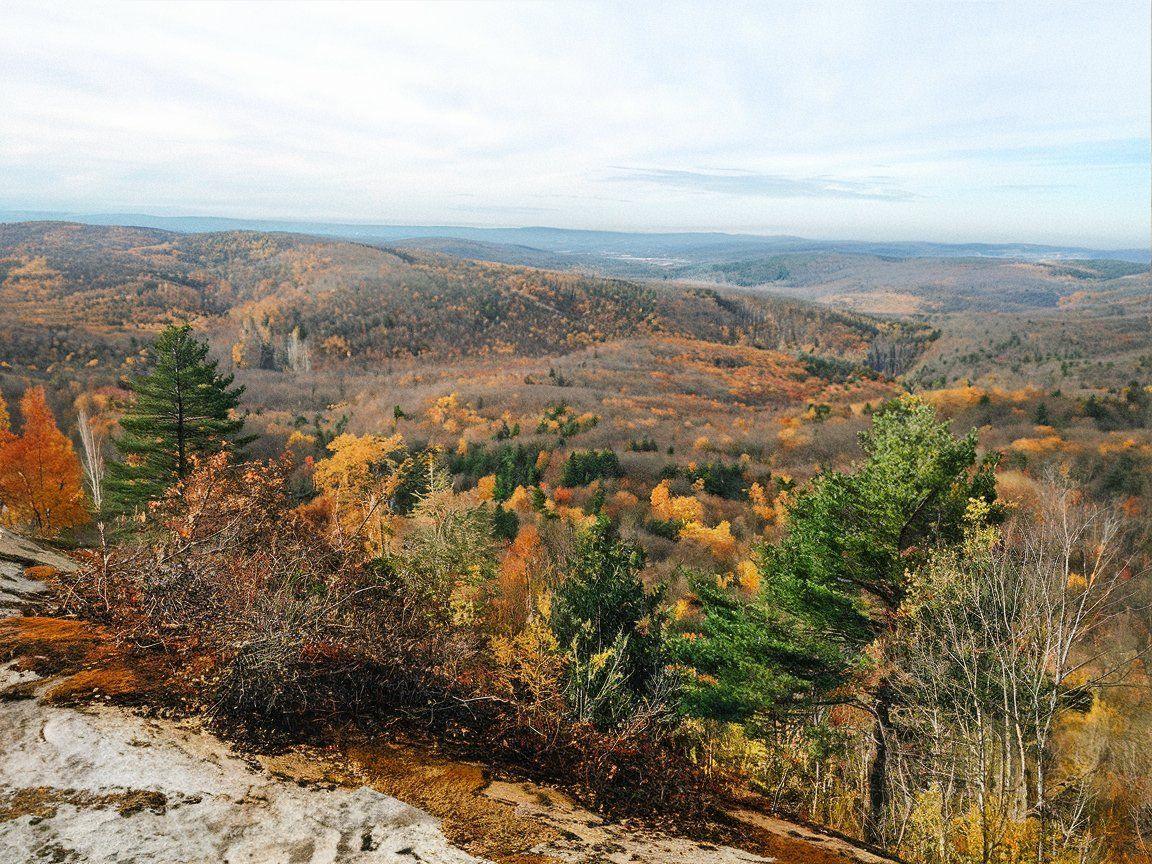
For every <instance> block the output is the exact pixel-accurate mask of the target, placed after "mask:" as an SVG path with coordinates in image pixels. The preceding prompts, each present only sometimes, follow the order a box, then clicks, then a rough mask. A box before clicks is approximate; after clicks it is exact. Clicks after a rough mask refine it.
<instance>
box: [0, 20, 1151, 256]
mask: <svg viewBox="0 0 1152 864" xmlns="http://www.w3.org/2000/svg"><path fill="white" fill-rule="evenodd" d="M2 9H3V11H2V12H0V18H2V19H3V22H4V31H5V37H6V38H5V49H4V51H2V52H0V178H3V182H2V183H0V206H7V207H10V208H12V209H38V210H47V209H54V210H71V211H100V212H115V211H124V212H132V211H136V212H139V211H142V210H143V211H148V210H161V209H162V210H165V211H166V212H173V211H177V212H179V211H183V212H185V213H191V214H211V215H225V216H248V217H269V218H302V219H331V220H335V221H345V220H363V221H372V222H393V223H408V224H413V223H416V224H430V223H437V222H440V221H442V220H443V219H445V218H446V217H447V216H448V215H451V216H452V218H454V219H464V220H465V221H469V222H472V223H475V224H510V223H512V222H513V221H514V220H516V219H518V218H519V217H518V216H517V215H516V214H519V213H525V214H528V213H530V212H531V211H530V210H529V208H535V207H539V206H541V205H542V204H544V205H549V206H550V205H553V204H555V206H557V207H558V208H559V209H557V210H556V211H554V215H551V214H549V215H548V219H549V221H553V222H554V223H555V224H557V225H559V226H561V227H572V228H619V229H633V230H635V229H640V230H648V229H651V230H677V229H689V230H710V229H714V230H733V231H752V232H756V233H788V234H800V233H805V234H808V235H811V236H818V237H832V238H844V239H852V238H860V239H905V238H907V237H910V236H914V237H919V238H923V239H935V240H999V239H1003V240H1007V241H1015V240H1019V241H1035V242H1059V243H1063V242H1075V243H1078V244H1080V245H1102V244H1115V245H1125V246H1127V245H1132V244H1134V243H1137V242H1141V243H1142V242H1147V236H1148V231H1149V211H1148V206H1147V202H1148V195H1149V194H1150V193H1149V185H1150V181H1152V178H1150V170H1149V166H1148V161H1147V152H1148V150H1147V148H1148V129H1149V124H1150V123H1152V112H1150V108H1149V106H1150V104H1152V83H1150V82H1152V63H1150V46H1149V42H1148V39H1147V32H1148V25H1149V7H1148V4H1147V0H1113V2H1112V3H1110V4H1109V9H1108V14H1107V15H1095V14H1093V15H1086V14H1085V13H1084V10H1083V8H1081V7H1079V6H1077V5H1075V4H1052V3H1051V2H1035V0H1014V2H1011V3H994V4H972V3H965V2H944V3H920V4H917V3H907V2H901V0H891V2H889V0H873V2H870V3H868V4H853V3H842V2H832V0H828V2H824V3H820V2H806V3H786V2H775V3H773V2H767V3H766V2H763V0H760V2H743V0H731V2H730V3H728V4H724V5H723V7H722V8H720V7H717V6H716V5H715V4H711V3H707V2H704V0H695V2H694V0H685V2H682V3H673V4H659V5H657V3H656V2H655V0H637V2H636V3H632V4H619V3H612V2H598V0H588V2H582V3H569V4H536V3H531V4H523V3H516V2H494V3H484V4H479V3H467V2H462V3H447V2H445V3H403V2H397V3H389V4H343V3H306V2H305V3H292V4H283V5H277V6H275V7H273V6H269V5H267V4H260V3H241V2H237V3H230V4H227V5H222V4H207V3H195V2H192V3H175V2H173V3H165V4H120V3H110V2H102V0H91V2H89V3H84V4H76V3H64V2H56V0H34V2H23V0H8V2H6V3H4V5H3V7H2ZM1109 142H1111V143H1109ZM613 166H630V167H629V168H626V169H620V168H613ZM716 166H738V168H739V169H740V170H720V169H718V168H717V167H716ZM1028 187H1032V188H1036V189H1038V190H1039V189H1049V190H1054V191H1050V192H1045V193H1044V194H1043V195H1042V196H1041V195H1039V194H1038V195H1037V196H1036V197H1037V199H1039V198H1041V197H1042V198H1043V200H1042V201H1040V200H1036V201H1033V200H1031V199H1030V198H1029V196H1028V192H1027V189H1028ZM622 192H626V193H627V194H624V195H622V194H621V193H622ZM462 194H463V195H466V196H469V197H467V198H461V197H460V196H461V195H462ZM620 198H627V199H628V200H626V201H621V200H619V199H620ZM462 201H468V202H475V207H474V208H472V210H471V211H461V210H459V209H458V208H460V206H461V202H462ZM881 205H882V206H881ZM878 214H882V218H878ZM526 218H527V217H526Z"/></svg>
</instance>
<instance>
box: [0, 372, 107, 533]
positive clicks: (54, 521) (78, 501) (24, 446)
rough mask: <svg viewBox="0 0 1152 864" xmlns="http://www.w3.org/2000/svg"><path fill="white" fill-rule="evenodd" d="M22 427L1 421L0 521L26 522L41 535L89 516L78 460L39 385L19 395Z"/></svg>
mask: <svg viewBox="0 0 1152 864" xmlns="http://www.w3.org/2000/svg"><path fill="white" fill-rule="evenodd" d="M20 411H21V413H22V414H23V415H24V429H23V432H22V434H21V435H19V436H18V437H17V436H15V435H13V434H12V432H11V430H9V429H6V428H3V426H5V425H7V422H6V421H7V410H5V411H4V412H3V419H4V421H5V423H3V424H0V503H2V505H3V511H2V513H3V521H4V522H5V523H6V524H8V525H22V526H23V525H26V526H29V527H30V528H31V529H32V530H33V531H35V532H36V533H37V534H39V535H42V536H52V535H54V534H57V533H59V532H60V531H61V530H62V529H64V528H71V527H73V526H75V525H83V524H85V523H86V522H88V521H89V519H90V514H89V513H88V507H87V504H86V502H85V499H84V485H83V478H82V473H81V468H80V460H79V459H78V458H77V457H76V451H75V450H74V449H73V447H72V442H71V441H70V440H69V439H68V437H67V436H66V435H64V433H63V432H61V431H60V427H59V426H57V425H56V418H55V417H53V416H52V411H51V409H50V408H49V407H48V402H47V401H46V399H45V397H44V388H43V387H33V388H30V389H29V390H27V391H26V392H25V393H24V397H23V398H22V399H21V400H20Z"/></svg>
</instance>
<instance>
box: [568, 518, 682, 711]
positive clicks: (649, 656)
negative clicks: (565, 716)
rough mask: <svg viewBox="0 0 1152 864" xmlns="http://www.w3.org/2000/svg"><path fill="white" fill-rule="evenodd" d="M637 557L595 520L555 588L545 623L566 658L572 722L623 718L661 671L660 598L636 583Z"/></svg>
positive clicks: (640, 558)
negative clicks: (569, 664) (567, 654)
mask: <svg viewBox="0 0 1152 864" xmlns="http://www.w3.org/2000/svg"><path fill="white" fill-rule="evenodd" d="M643 566H644V551H643V550H642V549H641V548H640V547H639V546H635V545H633V544H630V543H626V542H624V541H622V540H621V539H620V537H619V534H618V533H617V531H616V528H615V526H614V525H613V524H612V522H611V520H609V519H608V517H606V516H598V517H597V518H596V521H595V522H594V523H593V524H592V525H591V527H589V528H587V529H586V530H585V531H584V532H583V533H582V534H581V536H580V538H579V540H578V542H577V544H576V548H575V550H574V551H573V553H572V554H571V556H570V557H569V559H568V561H567V564H566V567H565V571H566V572H565V578H564V581H563V582H561V583H560V585H559V586H558V587H557V589H556V594H555V598H554V601H553V604H552V617H551V625H552V631H553V633H554V634H555V636H556V639H557V641H558V642H559V643H560V645H561V646H563V647H564V648H565V649H567V650H568V651H569V652H570V655H571V657H572V660H573V663H572V667H571V669H570V675H569V678H570V680H569V682H568V687H567V689H568V693H569V700H570V702H571V703H572V705H573V710H574V712H575V713H576V715H577V716H578V717H580V719H586V720H590V721H592V722H594V723H596V724H597V725H599V726H601V727H607V726H611V725H613V724H614V723H616V722H619V721H621V720H623V719H624V718H625V717H626V716H627V714H628V712H629V710H630V709H631V707H632V705H633V704H635V702H636V701H637V700H638V699H640V698H642V697H643V696H644V695H645V694H646V692H647V690H648V688H649V685H650V684H651V682H652V680H653V678H654V677H655V676H656V675H657V673H658V672H659V671H660V669H661V668H662V665H663V657H662V655H663V650H662V643H663V639H662V636H663V633H662V629H663V616H662V615H661V613H660V611H659V606H660V601H661V597H662V595H661V594H660V593H649V592H648V591H646V590H645V589H644V583H643V581H641V579H640V569H641V568H642V567H643Z"/></svg>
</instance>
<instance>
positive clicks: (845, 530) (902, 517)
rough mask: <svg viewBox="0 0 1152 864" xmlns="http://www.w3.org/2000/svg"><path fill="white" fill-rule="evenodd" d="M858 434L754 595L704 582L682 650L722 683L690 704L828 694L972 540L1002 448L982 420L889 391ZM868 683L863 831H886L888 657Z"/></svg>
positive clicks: (738, 713) (795, 521) (798, 510)
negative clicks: (869, 744) (961, 418)
mask: <svg viewBox="0 0 1152 864" xmlns="http://www.w3.org/2000/svg"><path fill="white" fill-rule="evenodd" d="M860 439H861V445H862V448H863V450H864V454H865V457H866V458H865V460H864V462H863V463H861V464H860V465H859V466H858V467H857V469H856V470H855V471H853V472H851V473H841V472H836V471H826V472H823V473H822V474H820V475H818V476H817V477H816V478H815V480H814V481H813V482H812V485H811V486H810V488H808V489H807V490H805V491H804V492H802V493H800V494H799V495H797V496H796V498H795V500H794V501H793V503H792V505H791V506H790V507H789V508H788V518H787V525H788V533H787V535H786V536H785V537H784V539H783V540H782V541H781V542H779V543H778V544H776V545H773V546H768V547H766V548H764V549H762V550H761V576H762V584H761V589H760V593H759V595H758V596H757V597H756V598H755V599H754V600H753V601H751V602H737V601H736V600H734V599H733V598H732V597H731V596H730V595H728V594H726V593H724V592H708V591H706V592H703V593H701V595H700V599H701V602H702V603H703V605H704V618H703V625H702V627H701V630H702V632H701V633H700V634H698V636H697V638H696V639H695V640H691V641H692V642H693V643H695V644H692V645H690V646H689V647H687V648H686V649H685V651H686V653H687V654H688V655H689V656H688V659H689V660H690V661H691V662H693V663H694V665H696V666H697V668H699V669H700V671H702V672H706V673H707V674H708V675H709V676H711V679H714V680H715V682H716V683H715V684H714V685H712V687H706V688H703V692H698V693H697V694H696V696H695V699H694V702H690V703H689V707H693V705H694V706H695V707H696V709H697V710H698V711H702V712H708V711H715V712H716V713H717V714H719V715H720V716H722V717H723V718H724V719H747V718H749V717H751V716H752V715H753V714H755V713H757V712H760V711H764V710H770V709H773V708H777V707H783V706H786V705H787V704H788V703H789V702H792V701H794V700H796V699H798V698H801V697H803V696H806V695H810V696H816V697H823V698H829V697H830V696H831V694H832V693H833V691H834V690H837V689H838V688H843V686H844V685H845V684H846V683H848V682H849V681H850V680H851V679H852V676H853V674H854V673H855V672H857V671H858V670H860V669H861V668H862V667H864V666H865V665H866V664H867V663H868V662H869V661H868V659H867V657H868V656H869V653H866V652H870V653H871V655H872V656H873V657H875V656H876V654H877V652H880V653H881V654H882V650H883V641H884V637H886V636H887V635H889V632H890V629H891V627H892V626H893V621H894V617H895V613H896V611H897V610H898V609H899V608H900V605H901V603H902V602H903V600H904V597H905V593H906V591H907V587H908V584H907V576H908V574H909V573H910V572H912V571H914V570H915V569H916V568H917V567H919V566H921V565H922V564H923V563H924V562H925V561H926V560H927V559H928V557H929V555H930V553H931V552H932V551H933V550H935V549H939V548H941V547H954V546H957V545H959V544H960V543H962V542H963V539H964V529H965V525H966V522H965V513H966V512H967V510H968V506H969V502H970V501H971V500H972V499H980V500H983V501H985V502H988V503H989V504H990V505H991V504H992V502H993V501H994V500H995V495H996V493H995V476H994V473H993V472H994V468H995V461H996V460H995V458H994V457H988V458H985V459H982V460H980V459H978V458H977V454H976V436H975V433H974V432H973V433H969V434H968V435H966V436H965V437H963V438H957V437H955V436H954V435H953V434H952V433H951V431H950V430H949V428H948V424H947V423H946V422H941V421H940V420H938V419H937V417H936V414H935V411H934V410H933V409H932V407H931V406H930V405H928V404H926V403H923V402H921V401H920V400H919V399H917V398H915V397H911V396H906V397H903V398H900V399H897V400H894V401H892V402H890V403H888V404H887V405H885V406H884V408H883V409H881V410H880V411H879V412H877V413H876V414H875V415H874V417H873V425H872V428H871V429H870V430H868V431H866V432H863V433H861V436H860ZM999 515H1000V511H999V509H998V508H997V507H996V506H995V505H992V506H990V507H989V508H988V509H987V511H986V518H988V519H996V518H999ZM750 670H751V671H750ZM747 681H761V682H764V683H765V686H764V687H763V689H761V690H754V689H751V688H749V687H748V686H747V684H746V683H745V682H747ZM862 695H863V697H864V698H865V699H867V700H868V701H869V702H870V705H869V707H870V710H871V711H872V713H873V714H874V716H875V717H876V720H877V722H876V726H875V730H876V731H875V734H874V744H875V750H874V758H873V763H872V765H871V768H870V772H869V778H868V780H869V810H868V813H867V817H866V824H865V831H866V834H868V837H869V839H870V840H874V841H879V840H881V839H882V838H881V837H880V822H881V820H882V817H883V814H884V811H885V809H886V789H887V779H886V746H887V741H886V739H885V736H884V729H885V727H886V725H887V718H888V715H889V713H890V711H891V709H892V707H893V705H892V699H893V696H892V692H891V688H890V687H889V686H888V684H887V678H886V675H885V672H884V670H883V668H881V669H880V670H879V674H878V675H874V676H872V678H871V681H870V682H869V684H868V685H867V687H866V688H865V692H864V693H863V694H862Z"/></svg>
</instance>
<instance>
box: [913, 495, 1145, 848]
mask: <svg viewBox="0 0 1152 864" xmlns="http://www.w3.org/2000/svg"><path fill="white" fill-rule="evenodd" d="M1120 527H1121V520H1120V519H1119V518H1118V517H1117V516H1116V515H1115V513H1114V512H1113V511H1111V510H1110V509H1109V508H1106V507H1102V506H1092V505H1086V504H1084V503H1082V502H1081V501H1080V496H1079V493H1078V492H1077V491H1076V490H1074V489H1072V488H1071V487H1069V486H1068V485H1067V484H1063V483H1060V484H1052V485H1050V486H1049V488H1048V490H1047V493H1046V496H1045V499H1044V501H1043V503H1042V507H1041V510H1040V512H1039V513H1038V514H1037V516H1036V518H1035V519H1033V520H1031V521H1026V520H1025V519H1023V518H1020V519H1017V520H1015V521H1014V522H1013V523H1011V524H1009V525H1008V526H1007V527H1006V528H1005V529H1004V530H1003V531H1002V532H1001V531H997V530H995V529H988V530H984V531H980V532H974V533H973V534H972V536H970V537H969V539H968V543H967V545H966V546H965V548H964V549H963V550H961V551H959V552H949V553H943V554H941V555H940V556H938V557H937V558H936V559H935V560H934V561H933V562H932V564H931V565H930V566H929V567H927V568H926V569H925V570H924V572H922V573H920V574H918V575H917V578H916V583H917V586H916V590H915V591H913V592H912V593H911V594H910V596H909V600H908V602H907V603H906V604H905V606H904V608H903V609H902V610H901V615H902V618H903V622H902V627H901V630H900V636H899V640H898V641H899V643H900V644H898V645H897V646H896V647H895V652H894V653H895V656H896V657H897V660H896V662H897V666H898V671H897V674H896V675H895V676H894V680H895V681H896V685H895V686H897V687H899V688H900V689H901V691H902V693H901V695H902V697H903V698H901V699H900V700H898V701H899V702H900V704H902V705H905V706H909V707H907V708H904V709H902V710H901V712H899V714H898V715H897V716H894V718H893V727H894V734H893V737H894V739H895V740H896V742H897V751H898V755H897V761H898V763H900V765H899V767H898V769H897V770H896V771H895V772H894V780H893V783H894V786H896V789H895V791H897V792H898V793H899V795H900V797H901V798H902V799H903V801H904V807H903V809H902V811H901V812H902V813H903V818H904V820H905V824H902V825H897V826H896V827H895V833H896V834H897V835H902V832H903V831H904V830H905V829H906V827H907V824H906V823H907V820H908V819H909V818H910V816H911V813H912V811H913V809H914V808H915V807H916V806H918V802H921V801H922V800H925V799H924V797H923V796H924V794H925V792H926V791H927V790H929V789H932V790H935V791H934V795H935V797H934V798H932V800H933V801H935V802H936V806H937V807H938V810H939V812H938V813H937V814H936V817H937V818H936V819H935V820H934V824H935V825H936V826H937V832H938V833H937V836H936V837H935V838H933V839H934V844H933V845H934V848H933V849H932V850H931V851H930V855H928V856H926V857H930V858H932V859H933V860H940V861H947V860H949V856H950V855H951V852H950V847H951V844H950V843H949V842H948V838H947V836H946V834H947V832H948V831H949V830H950V829H949V826H950V824H951V823H952V821H953V820H954V819H955V818H956V817H957V816H959V815H960V814H965V813H975V814H976V816H977V818H978V820H979V826H978V827H979V834H980V838H981V847H982V848H981V849H980V860H981V861H982V862H989V861H992V860H994V859H995V858H996V857H997V854H998V852H999V850H1000V848H1001V846H1002V844H1004V843H1005V842H1006V840H1007V838H1008V837H1009V836H1010V834H1011V833H1012V832H1013V831H1014V830H1019V829H1020V828H1021V826H1023V825H1025V824H1026V823H1028V822H1029V821H1031V822H1032V824H1033V825H1034V827H1035V830H1034V832H1033V834H1034V837H1035V841H1034V850H1033V854H1034V860H1035V861H1037V862H1039V864H1043V862H1047V861H1050V860H1053V858H1054V856H1055V855H1056V854H1057V853H1064V852H1072V853H1075V854H1077V855H1078V856H1079V857H1085V856H1086V855H1087V853H1088V851H1089V850H1090V847H1091V846H1092V845H1093V843H1094V842H1095V841H1094V838H1093V830H1092V829H1093V826H1092V821H1093V803H1094V802H1093V800H1092V795H1093V789H1092V785H1091V783H1090V782H1088V779H1089V778H1087V777H1085V776H1083V775H1075V776H1074V775H1069V774H1067V773H1066V772H1061V770H1059V768H1058V764H1057V757H1058V747H1057V743H1056V731H1057V728H1058V725H1059V723H1060V721H1061V719H1062V718H1063V717H1064V716H1065V715H1066V714H1067V713H1068V712H1074V711H1084V710H1087V709H1088V708H1090V707H1091V705H1092V702H1093V700H1094V699H1095V698H1096V697H1097V696H1098V695H1099V694H1100V693H1102V692H1103V690H1104V688H1106V687H1107V686H1109V685H1111V684H1114V683H1118V682H1119V681H1120V680H1122V679H1123V677H1124V675H1125V673H1126V672H1127V671H1128V670H1129V668H1130V667H1131V664H1132V663H1133V661H1134V660H1135V659H1136V656H1135V654H1134V652H1133V651H1132V650H1127V649H1123V648H1119V647H1117V645H1116V642H1115V640H1112V639H1109V638H1107V637H1108V635H1109V634H1111V633H1112V632H1113V631H1115V630H1116V629H1117V628H1118V626H1119V624H1120V619H1121V618H1122V617H1123V616H1125V615H1127V614H1129V605H1128V604H1127V602H1126V598H1127V596H1128V584H1129V577H1130V569H1129V567H1130V562H1129V560H1128V559H1126V558H1125V557H1124V555H1123V546H1124V544H1123V543H1122V542H1121V538H1120Z"/></svg>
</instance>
